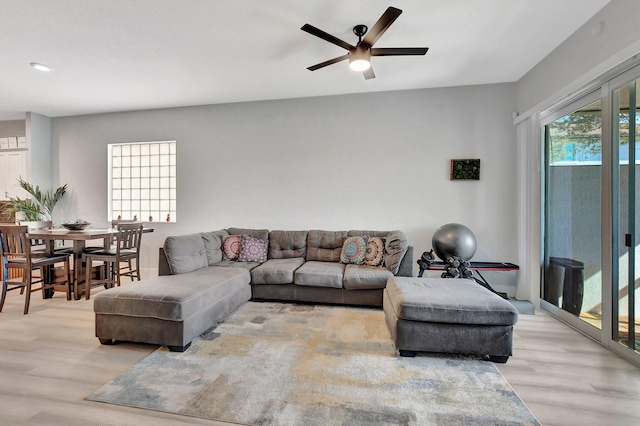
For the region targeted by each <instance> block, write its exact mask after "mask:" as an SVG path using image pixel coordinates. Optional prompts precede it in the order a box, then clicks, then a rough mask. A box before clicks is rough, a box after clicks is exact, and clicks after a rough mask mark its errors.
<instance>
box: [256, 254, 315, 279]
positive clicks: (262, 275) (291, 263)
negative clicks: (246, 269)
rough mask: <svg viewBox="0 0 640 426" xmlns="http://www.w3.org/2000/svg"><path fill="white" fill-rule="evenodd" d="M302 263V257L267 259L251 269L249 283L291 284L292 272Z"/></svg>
mask: <svg viewBox="0 0 640 426" xmlns="http://www.w3.org/2000/svg"><path fill="white" fill-rule="evenodd" d="M303 263H304V258H302V257H294V258H289V259H269V260H267V261H266V262H265V263H263V264H262V265H260V266H258V267H256V268H254V269H252V270H251V284H291V283H292V282H293V273H294V272H295V271H296V269H298V268H299V267H300V266H302V264H303Z"/></svg>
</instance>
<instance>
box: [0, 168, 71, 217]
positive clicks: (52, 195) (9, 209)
mask: <svg viewBox="0 0 640 426" xmlns="http://www.w3.org/2000/svg"><path fill="white" fill-rule="evenodd" d="M18 183H19V184H20V187H21V188H22V189H24V190H25V191H27V192H28V193H29V194H30V195H31V197H32V198H24V199H23V198H20V197H10V198H9V201H8V202H7V203H6V204H5V207H4V212H5V213H13V214H15V215H16V219H20V220H25V221H40V220H52V215H53V209H54V208H55V206H56V204H57V203H58V201H60V199H62V197H63V196H64V194H65V193H66V192H67V184H64V185H63V186H61V187H59V188H57V189H56V190H55V191H53V190H47V191H42V190H41V189H40V187H39V186H38V185H35V186H34V185H33V184H31V183H29V182H27V181H25V180H23V179H22V178H19V179H18Z"/></svg>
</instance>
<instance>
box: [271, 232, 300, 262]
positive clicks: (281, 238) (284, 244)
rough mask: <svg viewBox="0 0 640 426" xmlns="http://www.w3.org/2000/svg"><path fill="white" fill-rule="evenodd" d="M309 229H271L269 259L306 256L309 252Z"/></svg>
mask: <svg viewBox="0 0 640 426" xmlns="http://www.w3.org/2000/svg"><path fill="white" fill-rule="evenodd" d="M307 234H308V232H307V231H271V232H270V233H269V259H289V258H297V257H302V258H304V257H305V256H306V254H307Z"/></svg>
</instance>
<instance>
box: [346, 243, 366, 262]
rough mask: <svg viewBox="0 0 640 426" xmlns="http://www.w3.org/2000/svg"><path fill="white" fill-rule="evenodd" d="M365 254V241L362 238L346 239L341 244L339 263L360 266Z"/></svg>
mask: <svg viewBox="0 0 640 426" xmlns="http://www.w3.org/2000/svg"><path fill="white" fill-rule="evenodd" d="M366 253H367V240H365V239H364V237H348V238H347V239H346V240H344V244H342V252H341V253H340V262H342V263H353V264H356V265H362V264H363V263H364V256H365V254H366Z"/></svg>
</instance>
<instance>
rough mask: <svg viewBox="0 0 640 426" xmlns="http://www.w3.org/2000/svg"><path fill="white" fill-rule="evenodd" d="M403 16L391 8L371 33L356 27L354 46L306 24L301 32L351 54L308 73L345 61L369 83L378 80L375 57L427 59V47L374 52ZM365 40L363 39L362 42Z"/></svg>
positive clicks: (310, 68)
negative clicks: (392, 26)
mask: <svg viewBox="0 0 640 426" xmlns="http://www.w3.org/2000/svg"><path fill="white" fill-rule="evenodd" d="M401 13H402V10H400V9H397V8H395V7H389V8H388V9H387V10H386V11H385V12H384V13H383V14H382V16H381V17H380V19H378V22H376V23H375V24H374V25H373V28H371V31H368V30H369V28H368V27H367V26H366V25H362V24H360V25H356V26H355V27H353V33H354V34H355V35H357V36H358V43H357V44H356V45H355V46H353V45H351V44H349V43H347V42H346V41H344V40H340V39H339V38H337V37H335V36H332V35H331V34H329V33H326V32H324V31H322V30H321V29H318V28H316V27H314V26H313V25H309V24H304V25H303V26H302V28H300V29H301V30H302V31H306V32H308V33H309V34H312V35H314V36H316V37H320V38H321V39H323V40H326V41H328V42H329V43H333V44H335V45H337V46H340V47H342V48H343V49H345V50H348V51H349V52H348V53H347V54H345V55H342V56H338V57H337V58H333V59H329V60H328V61H324V62H320V63H319V64H316V65H312V66H310V67H308V68H307V69H308V70H309V71H315V70H318V69H320V68H324V67H326V66H328V65H332V64H335V63H337V62H341V61H344V60H347V59H348V60H349V68H351V69H352V70H354V71H362V73H363V75H364V78H365V79H366V80H369V79H371V78H375V77H376V75H375V74H374V72H373V68H371V57H372V56H404V55H424V54H426V53H427V50H429V48H428V47H382V48H374V47H373V45H374V44H375V43H376V41H378V39H379V38H380V37H381V36H382V34H384V32H385V31H387V29H389V27H390V26H391V24H393V22H394V21H395V20H396V19H398V16H400V14H401ZM362 37H364V38H362Z"/></svg>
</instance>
